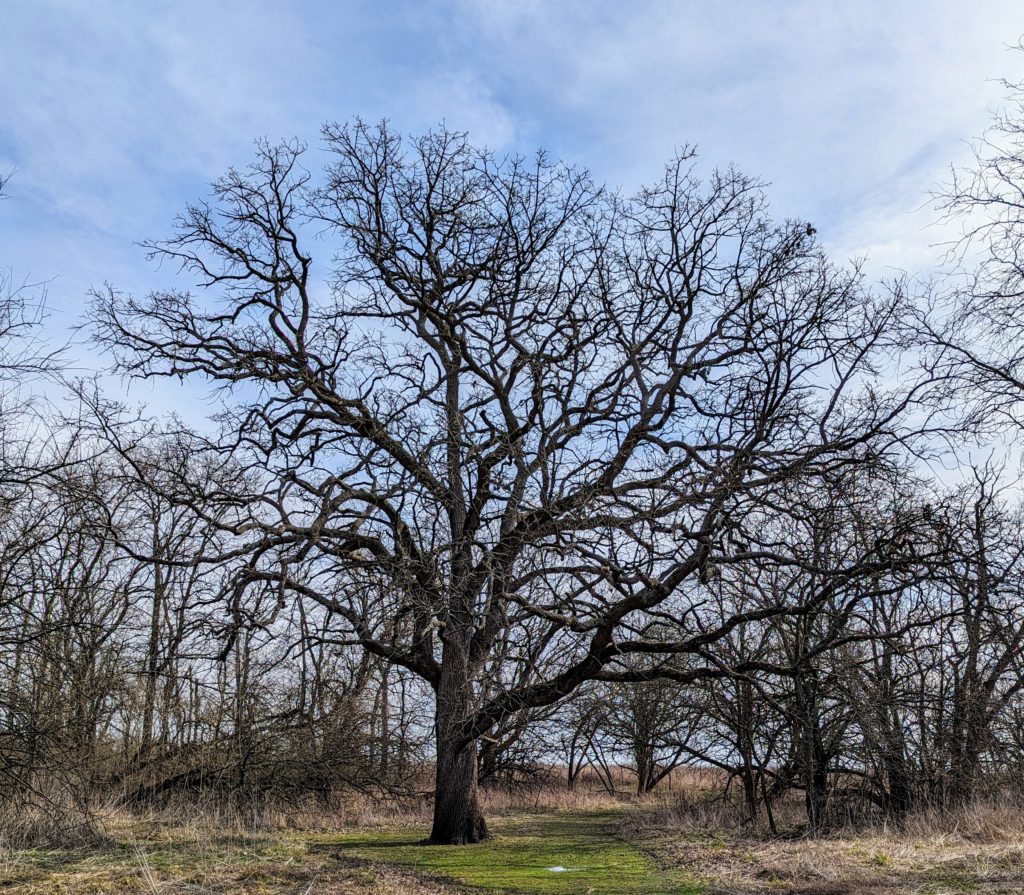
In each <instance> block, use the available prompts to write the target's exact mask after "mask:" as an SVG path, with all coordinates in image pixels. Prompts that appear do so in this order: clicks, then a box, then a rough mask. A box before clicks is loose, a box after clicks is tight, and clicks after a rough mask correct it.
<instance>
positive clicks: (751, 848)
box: [626, 801, 1024, 895]
mask: <svg viewBox="0 0 1024 895" xmlns="http://www.w3.org/2000/svg"><path fill="white" fill-rule="evenodd" d="M798 808H799V806H797V805H790V806H781V813H782V815H783V820H784V821H786V820H789V819H792V818H795V817H796V816H797V814H798ZM736 817H737V815H736V812H735V811H734V810H733V809H732V808H731V807H730V806H728V805H725V804H723V803H722V802H717V803H710V802H696V803H695V802H690V801H682V802H679V803H677V805H675V806H674V807H672V808H670V807H668V806H664V805H663V806H657V807H654V808H653V809H648V810H646V811H641V812H639V813H637V814H635V815H633V816H632V817H631V818H630V820H629V821H628V822H627V825H626V826H627V828H628V830H629V831H630V834H631V835H633V836H636V837H638V838H641V839H643V841H645V842H647V843H648V844H649V847H650V848H651V850H652V852H653V853H654V854H656V855H657V856H658V858H659V859H660V860H662V861H664V862H666V863H667V864H669V865H671V866H677V867H679V866H681V867H687V868H691V869H694V870H697V871H698V872H699V874H700V876H701V878H702V879H703V880H704V881H705V883H706V884H707V886H708V889H709V892H712V893H721V895H767V893H794V895H796V893H801V895H860V893H864V895H882V893H891V895H946V893H961V892H986V893H994V895H1009V893H1018V895H1019V893H1022V892H1024V811H1022V809H1021V808H1020V807H1019V806H1017V805H1013V804H977V805H974V806H971V807H968V808H964V809H963V810H961V811H958V812H954V813H952V814H950V813H948V812H947V813H943V814H940V813H938V812H923V813H920V814H914V815H911V816H910V817H908V818H906V819H905V820H904V821H903V822H901V823H900V824H899V825H895V824H891V823H890V824H885V823H880V824H878V825H876V826H870V827H866V828H864V827H862V828H858V829H855V828H852V827H851V828H848V829H844V830H836V831H832V832H830V833H828V834H825V835H821V836H817V837H810V836H801V835H798V834H796V833H792V834H790V835H787V836H770V835H768V834H767V833H766V831H765V830H764V829H763V828H757V829H750V828H746V829H744V828H742V827H740V826H739V825H738V824H737V822H736ZM791 829H795V827H791Z"/></svg>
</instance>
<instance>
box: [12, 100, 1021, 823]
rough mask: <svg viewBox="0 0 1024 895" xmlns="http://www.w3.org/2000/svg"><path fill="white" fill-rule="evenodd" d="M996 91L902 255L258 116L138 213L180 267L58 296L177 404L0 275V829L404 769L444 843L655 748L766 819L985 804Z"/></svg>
mask: <svg viewBox="0 0 1024 895" xmlns="http://www.w3.org/2000/svg"><path fill="white" fill-rule="evenodd" d="M1022 102H1024V100H1022V94H1021V93H1020V92H1018V91H1017V90H1016V89H1015V88H1012V85H1011V92H1010V97H1009V100H1008V103H1007V105H1006V109H1005V111H1004V112H1003V113H1001V114H1000V116H999V117H998V118H997V120H996V122H995V124H994V126H993V128H992V130H991V132H990V133H989V134H988V135H987V136H986V140H985V141H984V142H981V143H979V146H978V150H977V156H976V162H975V165H974V167H972V168H971V169H969V170H964V171H956V172H954V176H953V178H952V180H951V182H950V183H949V185H948V187H947V188H946V189H945V191H944V192H943V193H942V194H941V195H940V196H938V197H937V199H936V208H937V211H938V213H939V214H940V215H943V216H946V217H947V218H948V219H949V220H951V221H955V222H960V223H962V224H963V228H964V229H963V234H964V235H963V239H962V240H961V241H960V242H958V243H957V244H956V245H954V246H952V247H951V250H950V255H949V257H948V258H947V263H946V264H945V266H944V267H943V268H942V269H941V272H940V273H939V274H937V275H936V276H935V277H934V278H933V279H932V280H931V281H930V282H928V283H920V282H917V281H914V280H910V279H906V278H903V279H897V280H896V281H895V282H892V283H888V284H874V283H868V282H866V281H865V279H864V277H863V276H862V274H861V272H860V271H859V270H858V269H856V268H854V267H850V266H849V265H844V264H838V263H836V262H834V261H833V260H831V259H829V258H828V257H827V256H826V254H825V252H824V251H823V249H822V247H821V246H820V245H819V244H818V242H817V241H816V239H815V230H814V227H813V226H812V225H811V224H810V223H808V222H805V221H787V222H782V223H780V222H777V221H774V220H772V218H771V217H770V216H769V214H768V210H767V197H766V193H765V189H764V188H763V186H762V185H761V184H760V183H758V182H757V181H755V180H752V179H750V178H748V177H746V176H745V175H743V174H741V173H739V172H736V171H735V170H732V169H726V170H720V171H711V172H710V173H707V174H706V175H702V174H701V169H700V168H699V167H698V165H697V162H696V159H695V157H694V155H693V153H691V152H689V151H684V152H682V153H681V154H680V155H679V156H678V157H677V158H675V159H673V160H672V161H671V162H670V164H669V165H668V166H667V167H666V169H665V171H664V173H663V175H662V176H661V178H660V179H658V180H657V181H655V182H654V183H653V184H652V185H651V186H649V187H647V188H645V189H644V190H642V191H641V192H639V193H638V194H636V195H635V196H632V197H624V196H622V195H618V194H616V193H613V192H610V191H608V190H607V189H605V188H603V187H601V186H600V185H599V184H597V183H596V182H595V181H594V180H593V178H592V177H591V176H590V174H589V173H588V172H586V171H585V170H581V169H578V168H574V167H571V166H568V165H564V164H562V163H559V162H556V161H553V160H552V159H550V158H549V157H547V156H546V155H544V154H543V153H539V154H538V155H536V156H535V157H532V158H518V157H496V156H494V155H492V154H490V153H488V152H486V151H484V150H480V149H478V148H476V147H474V146H473V145H472V144H471V143H470V142H469V140H468V138H467V137H466V136H465V135H463V134H458V133H452V132H449V131H446V130H444V129H440V130H435V131H431V132H428V133H426V134H424V135H422V136H419V137H416V138H403V137H401V136H400V135H397V134H395V133H394V132H393V131H391V130H389V129H388V127H387V126H386V125H380V126H370V125H367V124H365V123H363V122H360V121H355V122H353V123H350V124H348V125H328V126H326V127H325V128H324V132H323V138H324V146H325V148H326V150H327V151H328V156H329V159H330V161H329V163H328V164H327V165H326V167H325V169H324V171H323V172H322V173H321V175H317V176H314V175H313V174H311V173H310V172H309V171H307V170H306V169H305V168H304V167H303V151H304V148H303V147H302V146H300V145H298V144H297V143H291V144H283V145H271V144H266V143H261V144H259V145H258V148H257V153H256V158H255V160H254V161H253V162H252V163H251V164H250V165H249V167H247V168H245V169H240V170H231V171H229V172H228V173H227V174H226V175H225V176H224V177H223V178H221V179H220V180H219V181H217V183H216V184H215V185H214V192H213V196H212V198H211V199H210V201H209V202H197V203H195V204H193V205H189V206H187V207H186V209H185V211H184V212H183V213H182V215H181V216H180V217H179V219H178V221H177V222H176V225H175V230H174V232H173V235H172V236H171V237H170V238H169V239H167V240H164V241H161V242H155V243H152V244H150V245H148V246H147V248H148V250H149V251H151V252H152V253H153V255H154V256H155V257H156V258H158V259H160V260H163V261H170V262H173V263H175V264H178V265H180V266H181V267H182V269H183V281H188V282H189V283H198V285H197V286H194V287H193V291H191V292H189V291H185V290H183V291H171V292H155V293H152V294H149V295H145V296H134V295H130V294H126V293H122V292H118V291H117V290H116V289H113V288H107V289H104V290H99V291H97V292H95V293H94V294H93V295H92V296H91V302H90V310H89V313H88V315H87V319H86V320H85V322H84V327H85V331H86V332H87V333H88V334H89V337H90V338H91V340H92V343H93V344H94V345H95V346H96V347H97V349H98V350H99V351H101V352H102V354H103V356H104V358H106V359H107V360H108V361H109V364H110V372H114V373H117V374H120V375H122V376H124V377H126V378H128V379H131V378H153V377H172V378H179V379H182V380H184V381H186V382H187V383H188V384H189V386H190V387H191V388H194V389H195V391H196V394H208V393H210V394H214V395H215V396H216V400H215V401H214V402H213V403H212V404H211V407H213V408H214V410H215V411H216V413H217V416H216V421H215V424H213V425H210V426H206V427H204V428H203V429H199V430H197V429H192V428H189V427H188V426H186V425H185V424H184V423H182V422H181V421H180V420H176V419H151V418H148V417H146V416H145V414H142V413H136V412H133V411H132V410H131V409H130V408H128V407H126V406H125V405H124V404H122V403H119V402H118V401H117V400H115V399H112V398H110V397H109V396H107V395H105V394H104V393H103V392H102V390H101V389H99V388H98V387H97V386H96V384H95V383H93V382H90V381H84V380H82V379H75V378H73V371H71V370H69V369H66V368H65V366H64V362H63V355H62V353H61V352H59V351H55V352H49V349H47V347H46V346H45V345H43V344H42V343H41V342H40V337H39V324H40V321H41V315H42V308H41V307H40V305H39V296H38V294H37V293H36V292H35V291H34V290H32V289H31V288H23V289H17V288H14V286H13V285H12V284H13V283H14V282H16V281H15V280H14V279H13V276H10V277H9V278H8V279H7V280H6V281H5V283H4V287H5V288H4V289H3V290H0V296H2V297H0V825H2V826H0V837H6V838H7V839H8V840H9V841H12V842H15V841H24V842H39V841H48V840H50V841H52V840H60V841H67V840H68V839H70V838H81V839H87V838H88V837H89V836H90V835H92V832H93V825H92V819H93V817H94V815H95V813H96V812H97V811H99V810H101V809H109V808H111V807H120V808H123V809H126V810H146V809H151V808H160V807H165V806H167V805H171V804H177V803H182V802H188V801H190V800H191V801H193V802H195V803H200V802H211V801H212V802H215V803H223V804H230V805H233V806H236V807H239V806H243V807H244V806H247V805H250V806H251V805H266V804H279V805H282V806H289V805H291V806H295V805H299V804H302V803H304V802H306V801H309V800H312V801H319V802H320V803H322V805H324V806H326V807H327V808H330V806H336V805H338V804H339V803H340V801H341V800H343V799H344V798H345V796H346V794H347V793H353V792H357V793H361V794H363V796H364V797H367V798H372V799H377V800H381V801H391V800H394V801H397V802H401V801H402V800H403V799H415V798H420V797H422V796H423V794H424V792H425V791H426V792H432V794H433V812H434V814H433V829H432V834H431V836H432V839H433V840H434V841H435V842H446V843H467V842H476V841H479V840H480V839H483V838H486V836H487V835H488V833H487V825H486V818H485V817H484V813H483V809H482V807H481V799H480V794H479V788H480V787H489V786H503V787H513V788H515V787H531V786H541V785H544V786H550V785H552V783H553V782H555V783H557V785H559V786H561V785H564V786H565V787H567V788H568V789H572V788H574V787H578V786H582V785H586V786H596V787H603V788H605V789H607V790H608V791H610V792H617V791H619V790H621V789H622V787H623V784H622V774H623V773H627V774H628V775H630V782H629V787H628V789H629V791H631V792H633V793H637V794H640V795H643V794H646V793H649V792H651V791H654V790H656V789H657V788H658V787H659V785H660V786H664V785H665V783H666V781H667V780H669V779H671V775H672V772H673V771H674V770H675V769H678V768H681V767H684V766H686V765H694V766H699V767H702V768H707V767H710V768H713V769H715V771H716V774H715V776H714V777H713V778H709V779H713V780H714V781H716V783H715V785H716V786H718V788H719V791H718V792H716V793H714V794H709V795H708V798H711V797H713V796H714V797H722V798H725V799H726V800H728V801H729V802H730V803H731V804H733V805H734V806H735V809H736V816H737V817H738V818H740V819H742V821H743V822H744V823H750V824H755V825H759V824H765V825H767V826H768V827H769V828H770V829H772V830H773V831H774V830H776V829H777V808H778V806H780V805H782V804H790V805H792V804H793V803H794V801H797V802H799V804H801V805H802V806H803V811H804V815H805V823H806V826H807V828H808V829H809V830H812V831H818V830H821V829H826V828H828V827H829V826H830V825H832V824H836V823H840V822H841V823H849V822H851V821H854V822H857V821H868V820H873V819H878V818H891V819H899V818H901V817H903V816H905V815H907V814H908V813H910V812H913V811H917V810H921V809H928V810H933V811H939V812H941V811H944V810H952V809H960V808H962V807H963V806H964V805H967V804H970V803H971V802H972V801H974V800H977V799H987V798H995V797H999V798H1009V799H1012V800H1024V692H1022V691H1024V649H1022V647H1024V590H1022V585H1024V525H1022V522H1024V503H1022V502H1021V497H1020V491H1019V487H1018V483H1017V479H1016V476H1015V475H1014V470H1015V464H1016V459H1015V458H1016V450H1017V439H1018V438H1019V436H1020V434H1021V432H1020V426H1021V420H1022V417H1021V413H1020V411H1021V407H1022V400H1024V369H1022V361H1024V322H1022V321H1024V315H1022V314H1021V305H1022V296H1024V262H1022V259H1024V200H1022V199H1021V196H1022V195H1024V105H1022ZM0 186H2V185H0ZM0 213H8V212H7V209H6V208H4V207H2V206H0ZM318 237H320V238H321V241H320V242H318V241H317V238H318ZM5 261H7V262H8V263H10V264H12V265H13V267H14V269H16V267H17V259H5ZM37 378H45V379H46V380H47V381H49V382H50V383H51V385H50V386H49V388H50V389H51V393H52V394H55V393H56V391H55V390H58V389H62V390H63V391H62V392H61V394H62V397H61V399H60V401H58V402H56V403H47V402H45V401H43V400H42V399H40V398H38V397H37V398H36V399H35V400H33V401H25V400H23V399H24V396H25V395H26V394H28V393H30V392H31V391H32V389H31V388H30V383H31V381H32V380H33V379H37ZM993 445H995V447H993ZM1003 454H1005V455H1006V459H999V458H1000V457H1001V456H1002V455H1003ZM979 457H982V458H985V459H983V460H981V461H979V460H978V458H979ZM936 470H938V471H939V472H938V473H937V472H936Z"/></svg>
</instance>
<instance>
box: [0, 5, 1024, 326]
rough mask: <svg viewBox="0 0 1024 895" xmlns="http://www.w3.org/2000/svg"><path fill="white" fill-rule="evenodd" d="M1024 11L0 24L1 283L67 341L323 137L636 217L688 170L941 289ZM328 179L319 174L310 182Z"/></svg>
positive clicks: (128, 14) (45, 15)
mask: <svg viewBox="0 0 1024 895" xmlns="http://www.w3.org/2000/svg"><path fill="white" fill-rule="evenodd" d="M1022 35H1024V5H1021V4H1018V3H1016V2H1009V0H1003V2H996V0H973V2H971V3H964V2H962V0H929V2H925V0H888V2H875V0H858V2H856V3H839V2H825V0H819V2H809V0H800V2H798V0H774V2H767V0H760V2H757V0H731V2H728V3H725V2H720V3H709V2H706V0H705V2H695V0H676V2H653V0H652V2H628V3H623V2H620V3H610V2H601V0H594V2H555V0H551V2H539V0H517V2H505V0H490V2H485V0H422V2H419V3H416V2H388V0H376V2H362V0H338V2H291V3H280V2H278V3H269V2H262V0H248V2H238V3H235V2H216V0H208V2H206V3H197V2H190V0H182V2H167V0H149V2H138V0H137V2H127V0H126V2H104V0H78V2H57V0H31V2H28V0H26V2H23V0H4V2H3V3H2V4H0V171H4V172H5V171H8V170H11V169H14V170H16V175H15V177H14V179H13V180H12V182H11V184H10V187H9V193H10V198H9V201H7V202H5V203H3V204H2V205H0V265H3V266H4V267H10V268H11V269H12V270H13V273H14V276H15V278H16V279H18V280H24V279H26V278H28V279H33V280H46V281H48V287H47V292H48V304H49V306H50V307H51V309H52V311H53V316H52V318H51V322H50V324H49V325H50V327H51V328H53V329H54V330H60V329H61V328H62V327H64V326H65V325H66V324H67V323H68V322H69V321H73V320H74V319H76V318H77V316H78V315H79V314H80V313H81V311H82V308H83V307H84V302H85V294H86V292H87V290H88V288H89V287H90V286H91V285H99V284H102V283H103V282H110V283H112V284H114V285H115V286H117V287H119V288H123V289H127V290H133V291H138V292H144V291H147V290H148V289H150V288H153V287H155V286H161V285H167V283H168V282H169V273H168V272H167V271H162V272H161V271H155V270H154V269H153V267H152V266H151V265H150V264H148V263H147V262H146V261H145V258H144V256H143V253H142V251H141V250H140V249H139V248H137V246H136V245H135V243H136V242H137V241H139V240H142V239H147V238H155V237H159V236H162V235H165V234H166V233H168V232H169V228H170V224H171V221H172V219H173V216H174V214H175V213H176V212H177V211H178V210H179V209H180V208H181V207H182V206H183V204H184V203H185V202H186V201H188V200H190V199H194V198H198V197H200V196H203V195H205V193H206V192H207V186H206V185H207V184H208V182H209V181H210V180H212V179H213V178H215V177H216V176H217V175H218V174H220V173H221V172H222V171H223V170H224V169H225V168H226V167H227V166H229V165H231V164H238V165H241V164H244V163H245V162H246V161H248V159H249V158H250V155H251V149H252V141H253V139H254V138H257V137H262V136H267V137H270V138H272V139H276V138H284V137H290V136H294V135H297V136H299V137H301V138H303V139H305V140H306V141H308V142H309V143H310V145H311V147H313V148H314V150H315V147H316V145H317V140H318V136H317V135H318V129H319V126H320V124H321V123H322V122H323V121H325V120H344V119H346V118H349V117H351V116H352V115H357V114H358V115H361V116H363V117H364V118H368V119H371V120H372V119H378V118H381V117H387V118H389V119H390V120H391V121H392V122H393V123H394V125H395V126H397V127H398V128H399V129H401V130H404V131H417V130H421V129H423V128H425V127H428V126H430V125H432V124H435V123H437V122H439V121H441V120H444V121H446V122H447V123H448V124H449V125H452V126H455V127H459V128H463V129H467V130H469V131H470V133H471V135H472V136H473V138H474V139H475V140H476V141H477V142H479V143H484V144H487V145H489V146H490V147H491V148H492V149H496V150H531V149H533V148H535V147H537V146H543V147H545V148H547V149H548V150H550V151H551V152H552V153H554V154H555V155H558V156H561V157H564V158H567V159H570V160H572V161H575V162H578V163H582V164H585V165H587V166H588V167H590V168H591V170H592V171H593V172H594V173H595V175H596V176H597V178H598V179H599V180H603V181H606V182H608V183H610V184H613V185H617V186H621V187H623V188H624V189H626V190H627V191H629V190H632V189H634V188H636V187H637V186H639V185H640V184H641V183H642V182H644V181H645V180H649V179H653V178H654V177H656V176H657V174H658V173H659V172H660V169H661V166H662V164H663V163H664V162H665V161H666V160H667V159H668V157H669V156H670V155H671V154H672V152H673V150H674V149H675V148H676V147H678V146H680V145H682V144H684V143H696V144H698V146H699V148H700V152H701V157H702V159H703V160H704V161H705V162H706V163H708V164H726V163H729V162H735V163H737V164H738V165H739V166H740V167H741V168H742V169H743V170H745V171H747V172H749V173H751V174H755V175H758V176H760V177H763V178H764V179H766V180H769V181H771V182H772V184H773V186H772V191H771V197H772V204H773V208H774V209H775V211H776V213H777V214H778V215H779V216H798V217H803V218H808V219H810V220H812V221H814V222H815V224H816V226H817V227H818V230H819V234H820V237H821V238H822V239H823V240H824V242H825V243H826V245H827V246H829V248H830V249H831V250H832V251H833V252H834V253H835V254H837V255H839V256H840V257H849V256H861V255H866V256H868V258H869V261H870V264H869V270H870V271H871V272H872V273H873V274H881V273H884V271H885V270H886V269H888V268H890V267H898V268H903V269H908V270H911V271H914V272H917V271H922V270H927V268H928V267H929V265H930V264H931V263H932V261H933V260H934V258H935V257H936V255H937V250H936V249H935V248H934V247H933V245H934V243H936V242H938V241H939V240H940V239H941V238H942V231H941V230H939V229H936V228H934V227H929V226H927V225H928V224H929V223H930V221H931V220H932V219H933V217H934V215H933V213H932V212H930V211H928V210H927V209H923V210H922V209H921V206H922V203H923V202H924V201H925V198H926V193H927V191H928V189H929V188H931V187H932V186H934V184H935V183H936V182H937V181H940V180H941V179H942V178H943V177H944V172H945V171H946V170H947V169H948V166H949V164H950V163H951V162H956V161H964V160H966V158H967V152H968V147H967V145H966V142H965V141H966V140H967V139H969V138H971V137H974V136H977V135H978V134H979V133H980V132H981V131H982V130H983V129H984V127H985V125H986V123H987V121H988V118H989V115H990V113H991V111H992V110H993V109H994V108H995V107H996V106H997V105H998V102H999V100H1000V97H1001V96H1002V93H1003V91H1002V88H1001V87H1000V85H999V84H998V83H996V82H995V79H997V78H1000V77H1009V78H1021V77H1024V53H1021V52H1011V51H1010V50H1008V49H1007V47H1008V46H1009V45H1012V44H1016V43H1017V42H1018V41H1019V39H1020V37H1021V36H1022ZM310 162H311V164H315V151H314V153H313V154H312V155H311V158H310Z"/></svg>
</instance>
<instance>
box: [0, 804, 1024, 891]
mask: <svg viewBox="0 0 1024 895" xmlns="http://www.w3.org/2000/svg"><path fill="white" fill-rule="evenodd" d="M491 826H492V829H493V830H494V832H495V834H496V836H495V839H494V840H493V841H491V842H488V843H485V844H483V845H478V846H468V847H461V848H458V847H440V846H424V845H420V844H419V843H420V842H421V841H422V839H423V838H424V836H425V835H426V827H425V826H423V825H422V823H421V822H412V823H407V824H403V823H402V822H401V820H393V821H389V822H388V824H387V825H385V826H382V827H380V828H376V829H365V828H364V829H358V830H347V831H341V832H339V831H330V832H326V831H309V830H302V831H299V830H287V829H282V830H279V831H275V832H267V833H260V834H253V833H244V832H243V833H238V832H231V831H230V830H228V829H226V828H218V827H217V826H216V825H211V824H209V823H206V824H201V823H195V824H192V825H188V826H184V825H178V824H174V823H168V822H157V821H156V820H153V821H149V822H142V821H139V820H137V819H127V818H123V817H122V818H118V817H114V818H112V819H111V821H110V822H109V823H108V825H107V832H108V837H107V841H106V842H105V843H104V844H102V845H99V846H96V847H94V848H80V849H70V848H67V849H34V850H23V851H3V850H0V895H44V893H45V895H51V893H53V895H100V893H110V895H113V893H148V895H186V893H188V895H242V893H246V895H465V893H469V892H477V893H508V895H533V893H537V895H540V893H543V895H569V893H573V895H575V893H580V895H641V893H643V895H658V893H661V895H697V893H706V895H883V893H886V895H953V893H964V892H978V893H993V895H996V893H999V895H1010V893H1024V815H1022V814H1021V813H1020V811H1019V809H1018V810H1014V811H1002V812H1001V811H998V810H990V811H986V810H972V811H971V812H970V813H969V814H965V815H964V816H963V817H962V818H954V819H952V821H951V819H950V818H948V817H946V818H944V819H942V821H941V823H940V821H939V820H937V819H929V818H927V817H923V818H921V819H919V821H918V822H917V825H916V826H915V825H914V824H909V825H906V826H904V827H903V828H902V829H900V830H898V831H897V830H885V829H879V830H874V831H870V830H869V831H860V832H849V833H846V834H836V835H833V836H826V837H821V838H818V839H807V838H800V837H796V836H793V837H778V838H766V837H764V836H758V835H752V834H749V833H747V834H743V833H740V832H738V831H737V830H735V829H733V830H731V831H729V830H728V829H725V827H717V826H716V822H715V818H714V817H712V816H705V815H701V814H699V813H698V814H696V815H694V814H693V813H692V812H690V813H680V812H678V811H677V812H674V813H673V812H668V811H663V812H660V813H659V812H657V811H655V812H651V811H649V810H643V809H640V808H637V807H632V808H629V807H624V806H622V805H621V804H620V805H618V806H614V805H605V806H601V807H598V806H591V807H590V808H589V810H587V809H584V808H581V807H580V806H577V807H576V808H575V809H574V810H562V811H555V810H548V811H542V812H541V811H536V810H533V811H523V810H521V809H520V810H519V811H518V812H516V813H510V814H507V815H504V816H494V817H493V818H492V821H491Z"/></svg>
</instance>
